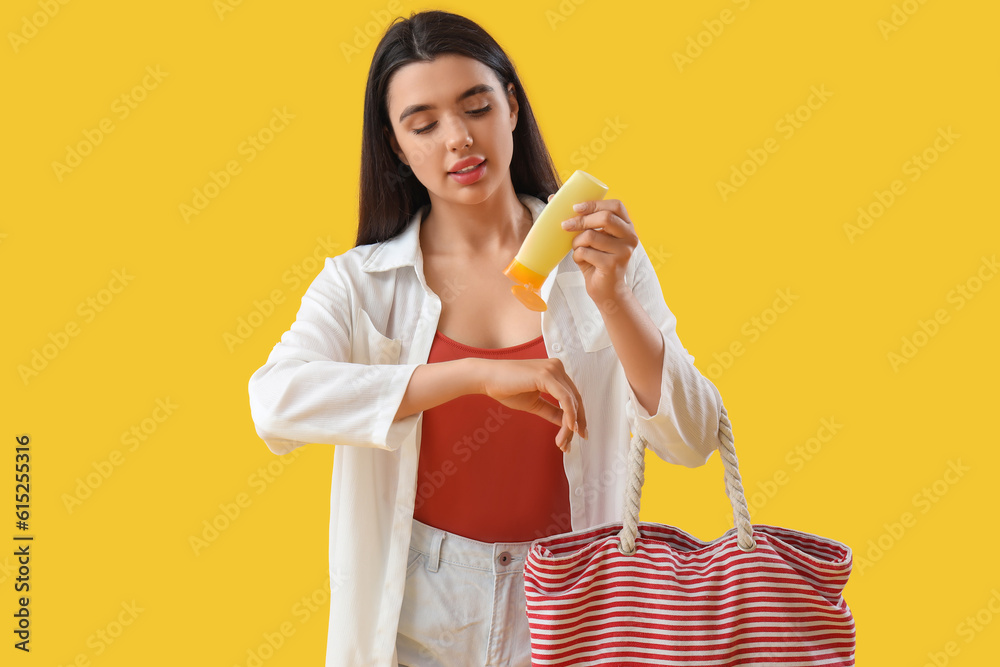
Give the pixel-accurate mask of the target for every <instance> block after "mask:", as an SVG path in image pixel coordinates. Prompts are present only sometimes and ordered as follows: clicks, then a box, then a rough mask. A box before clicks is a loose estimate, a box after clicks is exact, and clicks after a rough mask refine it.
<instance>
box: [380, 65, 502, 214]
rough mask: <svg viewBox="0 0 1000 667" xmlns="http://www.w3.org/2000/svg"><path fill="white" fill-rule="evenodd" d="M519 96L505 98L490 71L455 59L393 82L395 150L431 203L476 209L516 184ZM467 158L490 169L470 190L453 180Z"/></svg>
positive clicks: (399, 74)
mask: <svg viewBox="0 0 1000 667" xmlns="http://www.w3.org/2000/svg"><path fill="white" fill-rule="evenodd" d="M513 91H514V84H509V85H508V87H507V90H504V89H503V87H502V86H501V85H500V82H499V81H498V80H497V77H496V75H495V74H494V72H493V70H491V69H490V68H489V67H487V66H486V65H484V64H483V63H481V62H479V61H478V60H475V59H473V58H467V57H465V56H460V55H455V54H444V55H440V56H438V57H437V58H435V59H434V60H433V61H432V62H419V63H410V64H409V65H406V66H405V67H402V68H400V69H399V70H397V71H396V73H395V74H393V76H392V79H391V80H390V81H389V90H388V100H387V106H388V111H389V119H390V122H391V123H392V133H391V135H390V137H389V142H390V144H391V146H392V149H393V151H395V153H396V155H398V156H399V159H400V160H402V161H403V163H404V164H407V165H409V167H410V168H411V169H412V170H413V173H414V175H415V176H416V177H417V179H418V180H419V181H420V182H421V183H422V184H423V185H424V186H425V187H426V188H427V190H428V192H429V193H430V194H431V197H432V199H433V197H434V196H435V195H436V196H437V197H440V198H442V199H447V200H449V201H455V202H461V203H465V204H474V203H478V202H481V201H483V200H485V199H486V198H488V197H489V196H490V195H491V194H492V193H493V192H495V191H497V189H498V188H500V186H501V185H503V184H504V183H510V162H511V157H512V156H513V154H514V136H513V134H512V133H513V131H514V127H515V126H516V125H517V110H518V106H517V100H516V98H515V97H514V92H513ZM466 158H475V159H476V160H480V159H482V160H485V163H484V164H483V165H482V166H481V167H479V168H478V169H477V170H476V171H477V173H476V174H473V175H472V176H470V177H466V179H467V180H466V181H465V182H463V181H462V180H460V179H458V178H456V177H455V176H453V175H451V174H450V173H449V172H451V171H453V170H456V164H457V163H458V162H459V161H460V160H464V159H466ZM473 179H474V180H473ZM469 181H472V182H469Z"/></svg>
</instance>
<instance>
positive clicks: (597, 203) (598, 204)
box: [573, 199, 632, 225]
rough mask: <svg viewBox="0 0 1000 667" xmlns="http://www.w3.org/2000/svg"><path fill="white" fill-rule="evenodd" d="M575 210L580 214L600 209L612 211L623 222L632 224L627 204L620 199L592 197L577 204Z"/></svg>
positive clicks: (587, 213)
mask: <svg viewBox="0 0 1000 667" xmlns="http://www.w3.org/2000/svg"><path fill="white" fill-rule="evenodd" d="M573 210H574V211H576V212H577V213H579V214H580V215H589V214H591V213H597V212H598V211H610V212H611V213H613V214H614V215H615V216H616V217H618V218H620V219H621V221H622V222H627V223H628V224H630V225H631V224H632V220H631V219H630V218H629V217H628V211H626V210H625V204H623V203H622V201H621V200H620V199H590V200H588V201H582V202H579V203H578V204H575V205H574V206H573Z"/></svg>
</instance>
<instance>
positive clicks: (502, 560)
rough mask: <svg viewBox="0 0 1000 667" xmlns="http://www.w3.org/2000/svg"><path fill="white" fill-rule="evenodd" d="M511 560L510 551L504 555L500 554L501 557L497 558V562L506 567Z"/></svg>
mask: <svg viewBox="0 0 1000 667" xmlns="http://www.w3.org/2000/svg"><path fill="white" fill-rule="evenodd" d="M511 560H512V558H511V556H510V552H509V551H504V552H503V553H502V554H500V555H499V556H497V562H498V563H500V564H501V565H506V564H507V563H509V562H510V561H511Z"/></svg>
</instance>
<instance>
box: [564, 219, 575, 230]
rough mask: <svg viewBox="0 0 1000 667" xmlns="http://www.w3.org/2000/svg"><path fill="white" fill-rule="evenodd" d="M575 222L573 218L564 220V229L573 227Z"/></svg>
mask: <svg viewBox="0 0 1000 667" xmlns="http://www.w3.org/2000/svg"><path fill="white" fill-rule="evenodd" d="M573 224H574V223H573V221H572V220H563V221H562V228H563V229H573Z"/></svg>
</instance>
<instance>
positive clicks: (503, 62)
mask: <svg viewBox="0 0 1000 667" xmlns="http://www.w3.org/2000/svg"><path fill="white" fill-rule="evenodd" d="M565 112H566V113H570V112H571V110H570V109H568V108H567V109H566V110H565ZM361 158H362V160H361V183H360V222H359V227H358V235H357V244H356V246H355V247H354V248H352V249H351V250H349V251H347V252H345V253H343V254H341V255H339V256H337V257H331V258H328V259H327V260H326V263H325V265H324V267H323V270H322V271H321V272H320V274H319V275H318V276H317V277H316V279H315V280H314V282H313V283H312V284H311V285H310V287H309V288H308V290H307V291H306V293H305V295H304V297H303V299H302V305H301V308H300V310H299V312H298V314H297V315H296V319H295V322H294V323H293V324H292V325H291V328H290V329H289V330H288V331H287V332H285V333H284V334H283V335H282V337H281V341H280V342H279V343H278V344H277V345H276V346H275V347H274V349H273V350H272V351H271V354H270V355H269V357H268V359H267V362H266V363H265V364H264V366H262V367H261V368H260V369H258V370H257V371H256V372H255V373H254V375H253V377H251V379H250V384H249V391H250V407H251V412H252V416H253V420H254V423H255V426H256V429H257V432H258V434H259V435H260V436H261V438H262V439H263V440H264V442H265V443H266V444H267V446H268V447H269V448H270V449H271V451H273V452H274V453H276V454H284V453H287V452H289V451H291V450H292V449H294V448H296V447H300V446H302V445H304V444H307V443H328V444H333V445H335V446H336V450H335V453H334V464H333V484H332V495H331V503H330V576H331V603H330V629H329V638H328V643H327V663H326V664H327V666H328V667H332V666H338V667H339V666H341V665H343V666H347V665H351V666H352V667H358V666H360V665H373V666H378V667H388V666H390V665H392V666H393V667H395V665H397V664H401V665H410V666H415V665H463V666H464V665H525V666H526V665H530V663H531V660H530V643H529V642H530V638H529V633H528V624H527V617H526V614H525V598H524V578H523V567H524V558H525V555H526V553H527V551H528V548H529V546H530V544H531V542H532V541H533V540H535V539H538V538H541V537H545V536H547V535H551V534H554V533H562V532H567V531H571V530H581V529H584V528H588V527H592V526H595V525H599V524H601V523H607V522H617V521H620V520H621V517H622V504H623V498H624V490H625V488H624V487H625V481H626V472H627V470H626V466H625V461H626V457H625V454H626V451H627V447H628V444H629V439H630V434H631V433H638V434H642V435H643V436H644V437H645V439H646V441H647V443H648V445H649V447H650V449H652V450H653V451H654V452H655V453H656V454H657V455H658V456H660V458H662V459H663V460H665V461H668V462H671V463H675V464H679V465H685V466H689V467H694V466H700V465H702V464H704V463H705V462H706V461H707V460H708V458H709V456H710V455H711V453H712V451H713V450H714V449H715V448H716V445H717V444H718V426H719V418H720V412H721V405H722V400H721V397H720V395H719V393H718V391H717V390H716V388H715V387H714V385H712V383H711V382H709V381H708V380H707V379H706V378H705V377H703V376H702V375H701V374H700V373H699V372H698V370H697V369H696V368H695V367H694V364H693V361H694V357H692V356H691V355H689V354H688V353H687V351H686V350H685V349H684V347H683V346H682V345H681V342H680V340H679V339H678V337H677V334H676V332H675V327H676V320H675V318H674V317H673V315H672V314H671V313H670V311H669V309H668V308H667V306H666V304H665V302H664V299H663V293H662V291H661V289H660V286H659V282H658V280H657V277H656V273H655V272H654V270H653V267H652V266H651V264H650V262H649V259H648V257H647V255H646V253H645V250H644V249H643V246H642V244H641V243H640V242H639V239H638V237H637V235H636V231H635V228H634V227H633V225H632V222H631V220H630V219H629V216H628V213H627V211H626V209H625V206H624V204H623V203H622V202H621V201H619V200H615V199H610V200H602V201H590V202H580V205H579V215H577V216H576V217H574V218H572V219H571V221H570V225H571V226H570V227H569V228H571V229H574V230H582V231H581V233H580V234H578V235H577V236H576V237H575V238H574V241H573V250H572V252H570V253H568V254H567V255H566V256H565V257H564V258H563V259H562V261H561V262H560V263H559V265H558V266H557V267H556V268H555V269H554V270H553V272H552V273H551V274H550V275H549V276H548V278H547V279H546V282H545V284H544V286H543V288H542V297H543V299H544V300H545V301H546V303H547V305H548V310H546V311H545V312H542V313H539V312H535V311H531V310H528V309H527V308H525V307H524V306H523V305H522V304H521V303H520V302H519V301H518V300H517V299H516V298H515V297H514V296H513V294H512V293H511V291H510V288H511V285H512V283H511V281H510V280H509V279H508V278H507V277H506V276H505V275H504V274H503V269H504V267H505V266H506V265H507V264H508V263H509V262H510V260H511V259H512V258H513V257H514V255H515V254H516V252H517V250H518V249H519V248H520V246H521V243H522V241H523V240H524V238H525V236H526V235H527V233H528V230H529V229H530V228H531V225H532V224H533V222H534V220H535V219H536V218H537V217H538V214H539V212H540V211H541V210H542V208H544V206H545V202H546V201H547V200H548V198H549V197H550V196H551V195H552V194H553V193H554V192H555V191H556V190H557V189H558V187H559V185H560V183H559V180H558V176H557V174H556V171H555V169H554V167H553V164H552V160H551V158H550V156H549V153H548V151H547V149H546V148H545V144H544V142H543V141H542V137H541V134H540V132H539V130H538V126H537V124H536V122H535V118H534V115H533V114H532V111H531V107H530V105H529V104H528V99H527V96H526V95H525V91H524V88H523V87H522V85H521V82H520V79H519V78H518V75H517V73H516V71H515V69H514V66H513V65H512V64H511V61H510V59H509V58H508V57H507V55H506V54H505V53H504V51H503V49H502V48H501V47H500V46H499V45H498V44H497V43H496V42H495V41H494V40H493V38H492V37H490V36H489V35H488V34H487V33H486V32H485V31H483V29H482V28H480V27H479V26H478V25H476V24H475V23H473V22H472V21H469V20H468V19H465V18H463V17H460V16H457V15H454V14H450V13H445V12H438V11H429V12H422V13H418V14H412V15H411V16H410V18H409V19H402V18H400V19H397V20H396V22H394V23H393V24H392V25H391V26H390V27H389V29H388V30H387V32H386V34H385V35H384V37H383V38H382V40H381V42H380V43H379V45H378V47H377V49H376V52H375V54H374V57H373V60H372V64H371V70H370V73H369V77H368V86H367V90H366V93H365V109H364V126H363V143H362V155H361ZM470 167H471V169H469V168H470Z"/></svg>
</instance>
